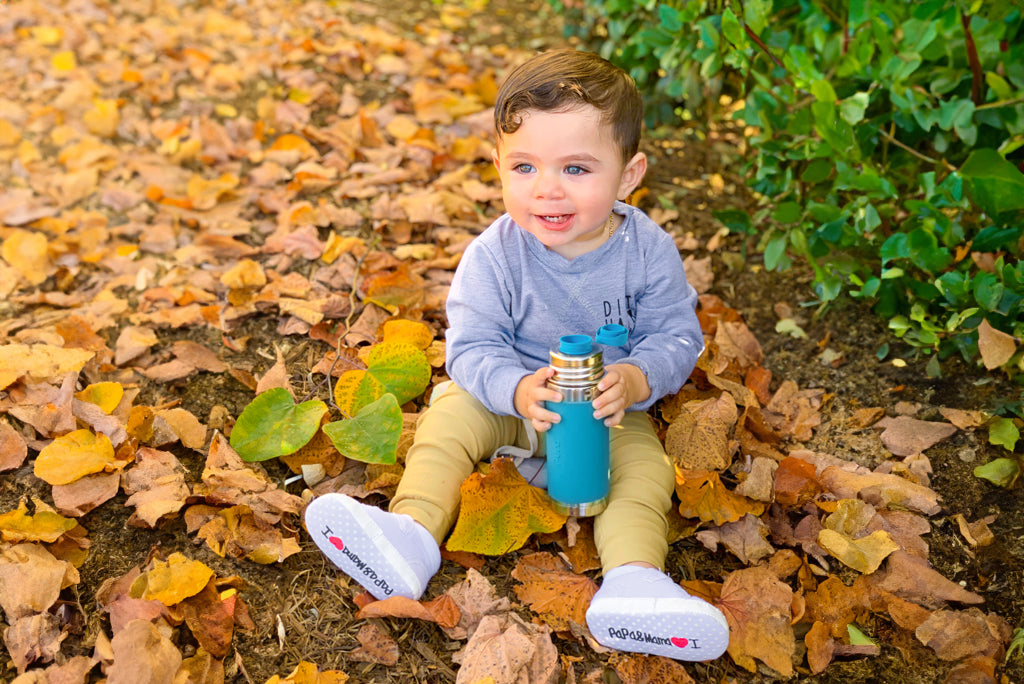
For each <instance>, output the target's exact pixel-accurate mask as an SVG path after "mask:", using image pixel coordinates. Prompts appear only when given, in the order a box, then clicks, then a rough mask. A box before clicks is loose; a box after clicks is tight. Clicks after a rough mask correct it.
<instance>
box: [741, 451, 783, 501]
mask: <svg viewBox="0 0 1024 684" xmlns="http://www.w3.org/2000/svg"><path fill="white" fill-rule="evenodd" d="M778 469H779V464H778V462H777V461H775V459H772V458H765V457H763V456H758V457H757V458H755V459H754V460H753V461H751V463H750V472H749V473H742V474H741V476H742V475H746V477H744V478H743V479H742V480H741V481H740V483H739V484H738V485H736V493H737V494H739V495H741V496H745V497H747V498H748V499H753V500H754V501H762V502H764V503H771V502H772V501H773V500H774V499H773V494H774V490H775V472H776V471H777V470H778Z"/></svg>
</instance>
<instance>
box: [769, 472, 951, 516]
mask: <svg viewBox="0 0 1024 684" xmlns="http://www.w3.org/2000/svg"><path fill="white" fill-rule="evenodd" d="M779 470H780V471H781V470H782V468H781V467H780V468H779ZM818 480H819V481H820V482H821V484H822V485H824V487H825V489H827V490H829V491H830V492H832V493H833V494H835V495H836V497H838V498H840V499H854V498H857V497H860V498H861V499H863V500H865V501H867V502H868V503H870V504H872V505H874V506H875V507H877V508H889V507H892V506H893V505H896V506H902V507H904V508H909V509H910V510H912V511H917V512H918V513H924V514H925V515H935V514H936V513H938V512H939V511H940V510H942V508H941V507H940V506H939V501H938V500H939V495H938V494H937V493H936V492H935V491H934V490H932V489H929V488H928V487H924V486H922V485H919V484H917V483H914V482H911V481H909V480H907V479H904V478H902V477H899V476H898V475H888V474H885V473H870V472H869V473H855V472H850V471H848V470H844V469H843V468H841V467H839V466H829V467H827V468H825V469H824V470H822V472H821V473H820V475H819V476H818ZM775 486H776V491H778V476H777V474H776V480H775Z"/></svg>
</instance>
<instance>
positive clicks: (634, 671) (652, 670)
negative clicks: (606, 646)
mask: <svg viewBox="0 0 1024 684" xmlns="http://www.w3.org/2000/svg"><path fill="white" fill-rule="evenodd" d="M608 662H609V663H610V664H611V666H612V667H613V668H615V674H617V675H618V676H619V679H621V680H622V684H670V683H671V684H696V680H695V679H694V678H693V677H691V676H690V673H689V672H687V671H686V668H685V667H684V666H683V664H682V663H679V662H676V661H675V660H671V659H669V658H661V657H658V656H649V655H637V654H625V653H623V654H619V653H616V654H614V655H613V656H612V657H611V658H609V659H608Z"/></svg>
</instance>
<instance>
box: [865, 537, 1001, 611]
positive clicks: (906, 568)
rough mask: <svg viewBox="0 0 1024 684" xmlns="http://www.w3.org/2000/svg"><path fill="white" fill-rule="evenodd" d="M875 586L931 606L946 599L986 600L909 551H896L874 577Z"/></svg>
mask: <svg viewBox="0 0 1024 684" xmlns="http://www.w3.org/2000/svg"><path fill="white" fill-rule="evenodd" d="M870 581H871V584H872V585H873V586H875V587H876V588H878V589H881V590H883V591H888V592H891V593H893V594H895V595H896V596H899V597H901V598H905V599H907V600H908V601H913V602H914V603H917V604H920V605H922V606H925V607H928V608H937V607H940V606H941V605H942V602H943V601H956V602H958V603H984V601H985V599H983V598H982V597H981V596H978V595H977V594H975V593H974V592H971V591H967V590H966V589H964V588H963V587H961V586H960V585H959V584H957V583H956V582H953V581H951V580H949V579H947V578H946V577H944V576H943V575H942V574H941V573H939V572H938V571H937V570H935V569H934V568H932V567H931V566H930V565H929V564H928V561H927V560H925V559H922V558H917V557H916V556H912V555H910V554H908V553H907V552H905V551H894V552H893V553H892V554H891V555H890V556H889V557H888V559H887V560H886V564H885V567H884V568H882V570H880V571H879V572H876V573H874V574H873V575H871V576H870Z"/></svg>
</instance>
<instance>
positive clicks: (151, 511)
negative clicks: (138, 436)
mask: <svg viewBox="0 0 1024 684" xmlns="http://www.w3.org/2000/svg"><path fill="white" fill-rule="evenodd" d="M187 473H188V471H187V470H186V469H185V466H183V465H182V464H181V462H180V461H178V459H177V457H176V456H175V455H174V454H172V453H171V452H169V451H160V450H157V449H153V448H151V447H142V448H141V449H139V450H138V452H136V454H135V465H134V466H133V467H132V468H131V469H129V470H127V471H126V472H125V473H124V475H123V476H122V477H123V480H124V491H125V494H127V495H128V500H127V501H125V506H132V507H134V508H135V513H133V514H132V517H131V518H130V519H129V521H128V522H129V524H134V525H139V526H144V527H149V528H151V529H152V528H155V527H156V526H157V523H158V522H159V521H160V519H161V518H163V517H164V516H166V515H171V514H173V513H177V512H178V511H180V510H181V508H182V506H184V505H185V501H186V500H187V499H188V497H189V496H190V494H191V492H190V491H189V488H188V485H187V484H186V483H185V476H186V474H187Z"/></svg>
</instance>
